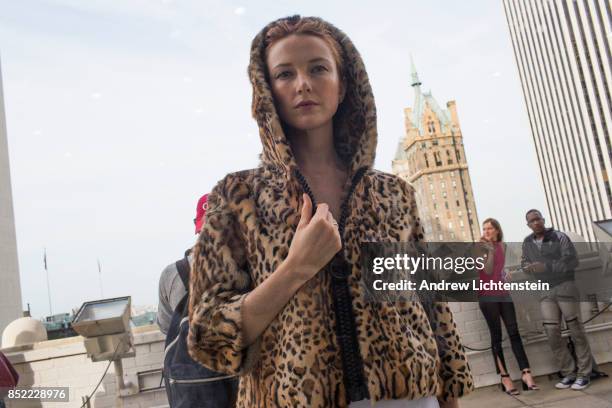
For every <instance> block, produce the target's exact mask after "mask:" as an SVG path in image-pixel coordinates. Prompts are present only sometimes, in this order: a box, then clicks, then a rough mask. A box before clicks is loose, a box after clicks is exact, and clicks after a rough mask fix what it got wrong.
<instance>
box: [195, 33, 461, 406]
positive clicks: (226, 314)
mask: <svg viewBox="0 0 612 408" xmlns="http://www.w3.org/2000/svg"><path fill="white" fill-rule="evenodd" d="M325 24H326V26H327V27H328V29H329V32H330V33H331V34H332V35H333V36H334V38H335V39H336V40H337V41H338V42H339V44H340V45H341V48H342V51H343V53H344V55H343V57H344V62H345V65H346V66H345V72H344V74H345V77H346V78H345V79H346V88H347V94H346V97H345V99H344V101H343V102H342V104H341V106H340V107H339V110H338V112H337V114H336V117H335V119H334V121H335V130H334V139H335V147H336V149H337V151H338V153H339V154H340V155H341V156H342V157H343V158H344V159H346V160H347V163H350V164H349V173H350V174H351V175H353V174H356V173H357V172H361V173H363V175H362V177H361V179H360V180H359V182H358V183H357V184H356V185H355V186H354V190H353V192H352V195H351V196H350V197H349V199H348V201H347V204H348V207H347V209H348V210H349V211H348V213H347V216H346V223H345V230H344V235H343V249H342V251H343V254H344V256H345V257H346V259H347V260H348V261H349V262H350V263H351V265H353V266H352V270H351V274H350V276H349V285H350V292H351V295H352V306H353V311H354V315H355V321H356V325H357V338H358V345H359V351H360V354H361V357H362V360H363V371H364V375H365V379H366V383H367V388H368V392H369V398H370V399H371V400H372V401H376V400H384V399H418V398H423V397H427V396H437V397H438V398H440V399H448V398H451V397H453V398H457V397H460V396H462V395H464V394H465V393H467V392H469V391H470V390H472V388H473V381H472V377H471V373H470V368H469V365H468V362H467V360H466V357H465V353H464V350H463V347H462V345H461V342H460V338H459V334H458V333H457V328H456V325H455V323H454V321H453V316H452V313H451V311H450V309H449V307H448V305H447V304H445V303H435V304H434V305H433V306H432V308H431V311H430V312H429V315H428V313H426V311H425V308H424V307H423V305H422V304H421V302H418V301H416V302H395V303H381V302H379V303H374V302H368V301H366V300H365V298H364V293H363V291H362V290H361V289H360V280H361V269H360V268H359V266H358V265H359V256H360V243H361V242H363V241H378V242H408V241H419V240H423V229H422V226H421V224H420V221H419V217H418V214H417V208H416V204H415V192H414V189H413V188H412V187H411V186H410V185H409V184H408V183H407V182H405V181H403V180H401V179H400V178H398V177H396V176H394V175H390V174H386V173H382V172H380V171H376V170H373V169H372V165H373V163H374V156H375V150H376V141H377V133H376V109H375V105H374V97H373V95H372V90H371V87H370V84H369V80H368V76H367V74H366V70H365V68H364V65H363V62H362V59H361V57H360V55H359V53H358V52H357V50H356V49H355V47H354V46H353V44H352V42H351V41H350V40H349V38H348V37H347V36H346V35H345V34H344V33H343V32H341V31H340V30H338V29H337V28H335V27H334V26H332V25H331V24H328V23H325ZM267 29H268V27H266V28H264V29H263V30H262V31H261V32H260V33H259V34H258V35H257V36H256V37H255V39H254V40H253V44H252V48H251V61H250V64H249V77H250V80H251V83H252V86H253V104H252V111H253V116H254V118H255V119H256V120H257V123H258V126H259V130H260V136H261V141H262V144H263V152H262V155H261V160H262V161H261V165H260V166H259V167H258V168H256V169H252V170H246V171H242V172H238V173H233V174H228V175H227V176H226V177H225V178H224V179H223V180H221V181H220V182H219V183H218V184H217V186H216V187H215V188H214V190H213V191H212V193H211V194H210V196H209V199H208V200H209V209H208V213H207V220H206V224H205V226H204V228H203V230H202V232H201V235H200V236H199V238H198V240H197V243H196V245H195V248H194V251H193V255H194V256H193V263H192V275H191V282H190V303H189V319H190V331H189V336H188V344H189V351H190V354H191V356H192V357H193V358H194V359H195V360H197V361H199V362H200V363H201V364H203V365H204V366H206V367H209V368H211V369H213V370H215V371H219V372H223V373H229V374H239V375H240V376H241V377H240V386H239V392H238V401H237V406H238V407H345V406H347V402H346V390H345V386H344V383H343V377H342V376H343V371H342V361H341V355H340V352H339V344H338V340H337V338H336V336H335V332H334V324H335V317H334V312H333V307H332V302H333V299H332V296H331V291H330V276H329V274H327V273H325V271H322V272H320V273H319V274H317V275H316V276H315V277H314V278H313V279H311V280H310V281H309V282H308V283H307V284H305V285H304V286H303V287H302V288H301V289H300V290H299V291H298V292H297V293H296V294H295V295H294V296H293V297H292V298H291V300H290V301H289V302H288V303H287V305H286V306H285V307H284V308H283V309H282V310H281V312H280V313H279V314H278V315H277V316H276V318H275V319H274V320H273V321H272V323H271V324H270V325H269V326H268V328H267V329H266V330H265V331H264V332H263V333H262V335H261V336H260V337H259V338H258V340H257V341H256V342H255V343H254V344H251V345H248V346H247V345H245V344H244V341H243V336H242V325H243V320H242V316H241V305H242V302H243V300H244V299H245V297H246V296H247V295H248V294H249V291H250V290H252V289H253V288H254V287H256V286H257V285H260V284H261V283H262V282H263V281H264V280H265V279H266V278H267V277H268V276H270V274H271V273H272V272H273V271H274V270H275V269H276V268H277V267H278V266H279V265H280V263H281V262H282V261H283V259H284V258H285V257H286V255H287V253H288V249H289V245H290V243H291V239H292V237H293V234H294V231H295V228H296V226H297V224H298V221H299V217H300V210H301V205H302V202H301V197H302V193H303V187H302V185H301V184H300V183H299V182H298V180H297V177H296V169H297V165H296V161H295V159H294V157H293V154H292V152H291V148H290V146H289V143H288V141H287V139H286V137H285V135H284V133H283V129H282V126H281V123H280V120H279V117H278V114H277V112H276V110H275V107H274V102H273V99H272V95H271V91H270V87H269V84H268V81H267V80H266V74H265V69H264V63H265V62H264V57H263V56H264V45H263V39H264V37H265V33H266V30H267ZM351 178H352V177H349V179H351ZM436 338H438V339H444V342H443V343H444V345H445V346H444V347H442V348H441V347H440V346H439V345H438V342H437V341H436Z"/></svg>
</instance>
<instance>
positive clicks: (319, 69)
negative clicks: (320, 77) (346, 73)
mask: <svg viewBox="0 0 612 408" xmlns="http://www.w3.org/2000/svg"><path fill="white" fill-rule="evenodd" d="M312 70H313V72H323V71H327V67H325V66H324V65H317V66H316V67H314V68H313V69H312Z"/></svg>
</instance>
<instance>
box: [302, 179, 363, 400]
mask: <svg viewBox="0 0 612 408" xmlns="http://www.w3.org/2000/svg"><path fill="white" fill-rule="evenodd" d="M366 170H367V167H361V168H359V169H358V170H357V172H356V173H355V175H354V176H353V179H352V180H351V186H350V188H349V191H348V193H347V195H346V197H345V199H344V201H343V203H342V205H341V206H340V220H339V221H338V232H339V233H340V242H341V243H342V247H344V231H345V228H346V220H347V218H348V214H349V209H350V208H349V202H350V199H351V196H352V195H353V192H354V190H355V188H356V187H357V184H359V181H360V180H361V178H362V177H363V175H364V174H365V172H366ZM295 174H296V178H297V179H298V181H299V182H300V184H301V186H302V188H303V190H304V191H305V192H306V194H308V196H309V197H310V200H311V201H312V209H313V213H314V211H315V208H316V200H315V198H314V195H313V194H312V190H311V189H310V186H309V185H308V183H307V181H306V178H305V177H304V175H303V174H302V173H300V171H299V170H298V169H296V170H295ZM325 269H326V270H328V271H329V272H330V275H331V277H332V280H331V289H332V295H333V301H334V310H335V313H336V338H337V340H338V343H339V344H340V353H341V358H342V371H343V380H344V383H345V387H346V394H347V398H348V403H350V402H356V401H361V400H364V399H367V398H369V391H368V387H367V385H366V381H365V375H364V370H363V359H362V357H361V353H360V350H359V341H358V339H357V325H356V323H355V315H354V313H353V303H352V298H351V293H350V288H349V286H348V277H349V275H350V273H351V268H350V265H349V264H348V262H347V261H346V259H345V257H344V254H342V253H340V252H339V253H337V254H336V255H335V256H334V258H333V259H332V260H331V261H330V263H329V264H328V265H327V267H326V268H325Z"/></svg>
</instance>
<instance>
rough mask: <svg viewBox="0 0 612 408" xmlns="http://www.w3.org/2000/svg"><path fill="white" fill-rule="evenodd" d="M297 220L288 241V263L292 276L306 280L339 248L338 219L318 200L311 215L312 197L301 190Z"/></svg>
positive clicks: (340, 242)
mask: <svg viewBox="0 0 612 408" xmlns="http://www.w3.org/2000/svg"><path fill="white" fill-rule="evenodd" d="M303 197H304V205H303V206H302V214H301V218H300V222H299V224H298V226H297V229H296V230H295V235H294V236H293V240H292V241H291V247H290V248H289V254H288V255H287V259H286V261H287V263H288V264H289V265H291V269H292V270H293V271H294V273H295V277H296V278H297V279H299V280H301V281H303V282H307V281H308V280H310V279H311V278H312V277H313V276H314V275H316V274H317V272H319V271H320V270H321V269H323V267H324V266H325V265H327V263H328V262H329V261H330V260H331V259H332V258H333V257H334V255H335V254H336V253H337V252H338V251H339V250H340V249H341V248H342V241H341V240H340V233H339V232H338V223H337V222H336V221H335V220H334V217H333V216H332V213H331V212H330V211H329V207H328V205H327V204H323V203H322V204H319V205H318V206H317V211H316V212H315V214H314V215H312V201H311V200H310V197H309V196H308V194H304V195H303Z"/></svg>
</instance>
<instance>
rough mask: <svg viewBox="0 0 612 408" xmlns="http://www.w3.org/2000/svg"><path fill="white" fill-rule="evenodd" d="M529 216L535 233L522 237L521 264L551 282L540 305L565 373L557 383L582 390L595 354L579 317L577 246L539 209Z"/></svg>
mask: <svg viewBox="0 0 612 408" xmlns="http://www.w3.org/2000/svg"><path fill="white" fill-rule="evenodd" d="M526 218H527V226H528V227H529V228H530V229H531V230H532V231H533V233H532V234H530V235H529V236H527V237H526V238H525V240H524V241H523V256H522V260H521V267H522V268H523V271H525V272H526V273H528V274H531V275H532V276H534V277H537V278H538V279H541V280H542V281H543V282H547V283H549V284H550V290H549V291H548V292H547V293H546V295H545V296H544V297H542V299H540V309H541V311H542V318H543V323H544V329H545V330H546V335H547V337H548V343H549V344H550V348H551V349H552V352H553V355H554V356H555V358H556V360H557V364H558V365H559V367H560V369H561V375H563V378H562V379H561V381H559V382H558V383H557V384H556V385H555V387H556V388H558V389H564V388H570V387H571V388H572V389H573V390H582V389H584V388H586V387H588V386H589V377H590V375H591V371H592V369H593V358H592V355H591V349H590V347H589V342H588V340H587V337H586V333H585V331H584V327H583V325H582V322H581V320H580V303H578V301H579V293H578V288H577V287H576V284H575V282H574V269H575V268H576V267H577V266H578V256H577V254H576V249H575V248H574V245H573V244H572V241H571V240H570V239H569V237H568V236H567V235H566V234H564V233H562V232H560V231H556V230H555V229H553V228H546V227H545V221H544V218H543V217H542V213H541V212H540V211H538V210H529V211H528V212H527V214H526ZM562 316H563V318H564V319H565V322H566V323H567V327H568V328H569V330H570V332H571V336H572V339H573V341H574V345H575V350H576V360H577V361H576V362H575V361H574V359H573V357H572V356H571V354H570V352H569V350H568V349H567V347H566V344H565V342H564V341H563V339H562V337H561V317H562Z"/></svg>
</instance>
